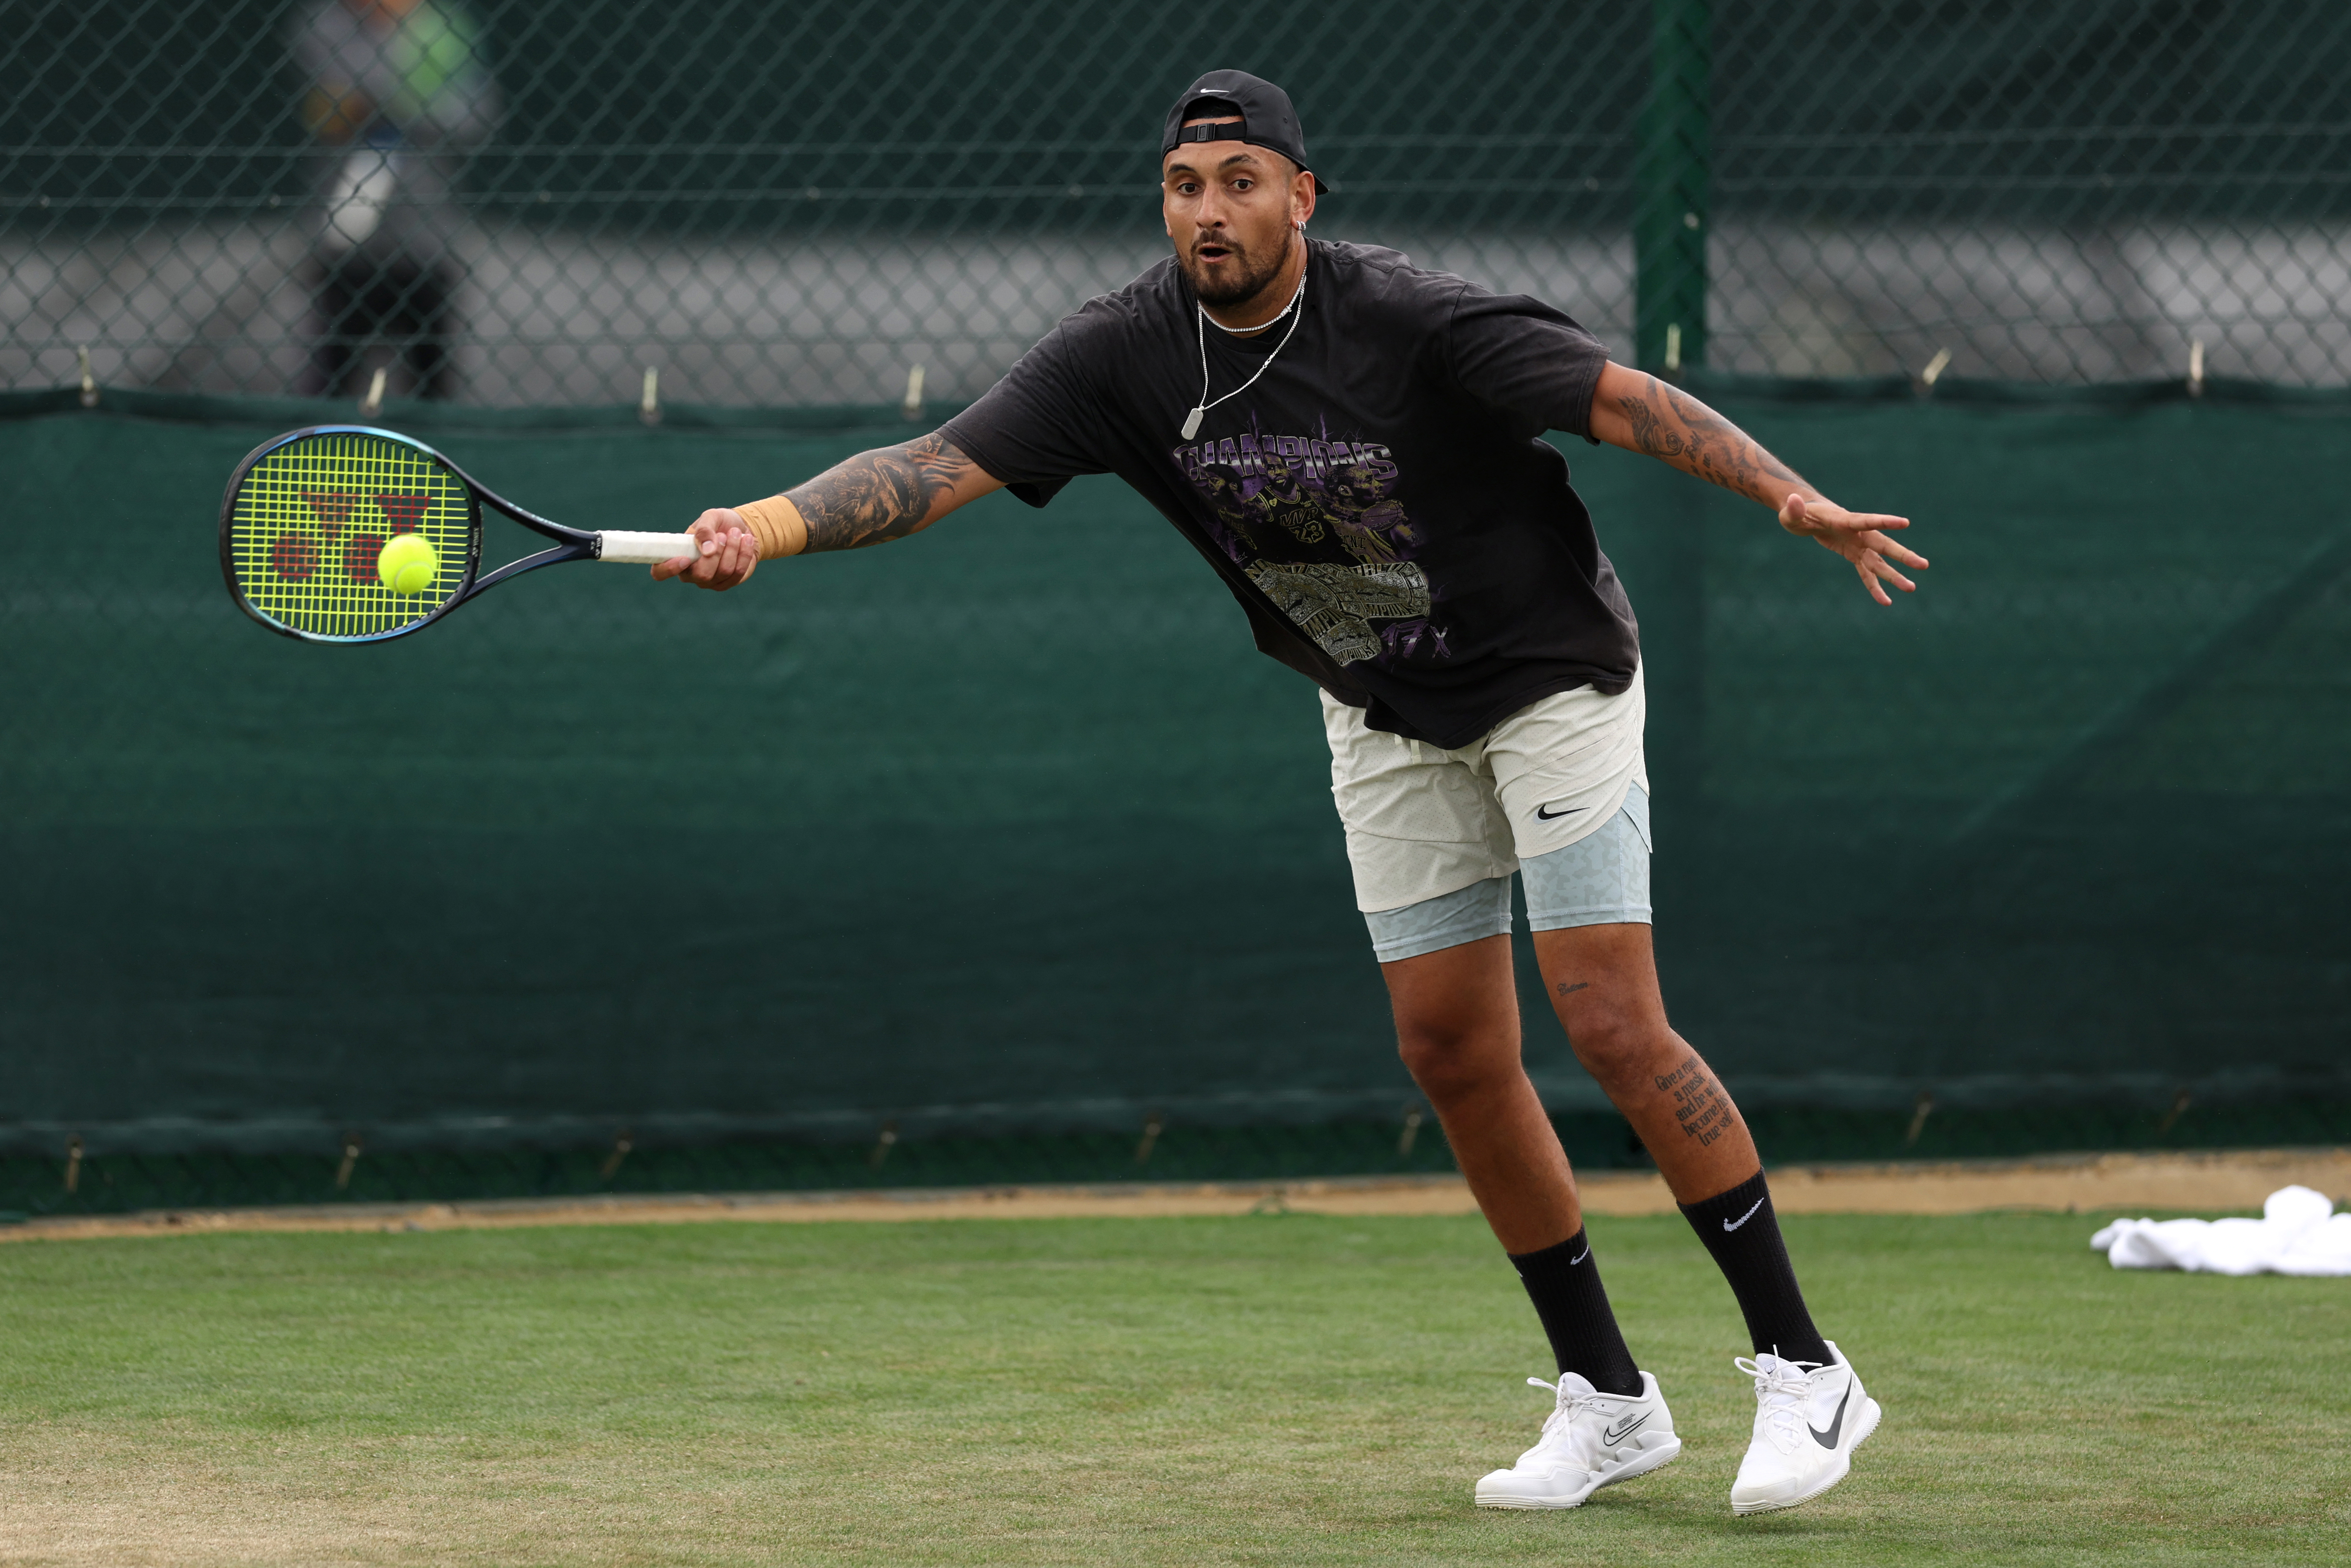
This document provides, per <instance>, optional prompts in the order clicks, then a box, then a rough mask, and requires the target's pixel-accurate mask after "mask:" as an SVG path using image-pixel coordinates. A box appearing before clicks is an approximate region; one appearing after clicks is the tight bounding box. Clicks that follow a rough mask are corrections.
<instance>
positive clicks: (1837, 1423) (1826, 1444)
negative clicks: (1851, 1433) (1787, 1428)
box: [1804, 1383, 1853, 1448]
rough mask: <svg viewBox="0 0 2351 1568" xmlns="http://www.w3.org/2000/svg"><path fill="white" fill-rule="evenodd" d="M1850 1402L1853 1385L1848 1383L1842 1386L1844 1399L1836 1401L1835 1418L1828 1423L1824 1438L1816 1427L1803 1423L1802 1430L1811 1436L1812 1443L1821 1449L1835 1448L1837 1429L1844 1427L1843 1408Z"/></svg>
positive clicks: (1809, 1423)
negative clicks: (1826, 1433)
mask: <svg viewBox="0 0 2351 1568" xmlns="http://www.w3.org/2000/svg"><path fill="white" fill-rule="evenodd" d="M1852 1400H1853V1385H1852V1384H1850V1383H1848V1384H1846V1385H1844V1398H1843V1399H1840V1400H1838V1401H1837V1413H1836V1418H1835V1419H1834V1420H1833V1421H1831V1422H1830V1423H1829V1429H1828V1435H1827V1436H1825V1437H1823V1436H1822V1434H1821V1429H1820V1428H1819V1427H1815V1426H1813V1424H1812V1423H1811V1422H1809V1421H1807V1422H1805V1423H1804V1430H1805V1431H1807V1432H1810V1433H1811V1434H1812V1435H1813V1442H1815V1443H1818V1444H1819V1445H1820V1446H1821V1447H1822V1448H1835V1447H1836V1440H1837V1429H1838V1428H1839V1427H1843V1426H1844V1407H1845V1406H1847V1405H1848V1404H1850V1403H1852Z"/></svg>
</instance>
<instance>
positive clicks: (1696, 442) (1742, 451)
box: [1624, 376, 1812, 510]
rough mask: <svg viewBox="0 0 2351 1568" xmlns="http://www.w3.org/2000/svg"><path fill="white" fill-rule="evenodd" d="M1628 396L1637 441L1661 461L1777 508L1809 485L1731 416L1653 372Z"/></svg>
mask: <svg viewBox="0 0 2351 1568" xmlns="http://www.w3.org/2000/svg"><path fill="white" fill-rule="evenodd" d="M1641 380H1642V382H1644V383H1645V384H1644V386H1643V389H1642V391H1641V392H1639V393H1637V394H1635V395H1634V396H1631V397H1628V398H1626V399H1625V402H1624V413H1625V421H1626V422H1627V423H1630V424H1631V425H1632V427H1633V443H1634V444H1635V446H1637V447H1639V448H1640V450H1641V451H1643V452H1646V453H1647V454H1648V455H1650V456H1652V457H1655V458H1657V459H1658V460H1660V461H1661V462H1666V463H1670V464H1672V465H1674V466H1675V467H1677V468H1678V469H1680V470H1681V471H1682V472H1683V473H1685V474H1695V475H1696V476H1698V477H1699V478H1701V479H1704V480H1706V481H1707V482H1708V483H1709V484H1715V485H1719V486H1722V487H1723V488H1724V489H1726V490H1729V491H1733V492H1735V493H1737V494H1739V495H1741V496H1745V497H1749V498H1750V500H1756V501H1761V502H1762V503H1763V504H1764V505H1765V506H1767V507H1772V508H1773V509H1774V510H1777V509H1778V507H1779V506H1780V503H1781V502H1782V501H1784V500H1786V499H1787V492H1788V490H1789V489H1791V488H1794V489H1799V490H1810V489H1811V488H1812V486H1809V485H1807V484H1805V483H1804V481H1803V480H1802V478H1800V477H1798V476H1797V475H1796V472H1795V471H1794V470H1793V469H1792V468H1790V467H1789V466H1788V465H1786V464H1784V463H1782V462H1781V461H1780V460H1779V459H1778V458H1776V457H1774V456H1772V455H1771V454H1770V453H1769V452H1766V451H1764V450H1763V448H1762V447H1761V446H1759V445H1758V444H1756V443H1755V439H1754V438H1753V437H1752V436H1750V435H1749V434H1747V433H1746V432H1745V431H1743V430H1741V429H1740V428H1739V427H1738V426H1737V425H1735V424H1733V423H1730V421H1729V420H1727V419H1725V418H1723V417H1722V415H1720V414H1719V413H1715V412H1714V410H1712V409H1710V408H1708V407H1707V406H1706V404H1704V403H1702V402H1698V399H1696V398H1694V397H1691V396H1690V395H1689V394H1688V393H1687V392H1682V391H1680V390H1679V389H1678V388H1675V387H1670V386H1667V384H1666V383H1665V382H1661V381H1658V380H1657V379H1656V377H1655V376H1644V377H1642V378H1641Z"/></svg>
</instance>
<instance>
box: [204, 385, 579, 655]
mask: <svg viewBox="0 0 2351 1568" xmlns="http://www.w3.org/2000/svg"><path fill="white" fill-rule="evenodd" d="M314 435H372V436H377V437H379V438H381V439H382V440H386V441H394V442H398V443H399V444H401V445H402V446H405V447H408V448H410V449H412V450H413V451H416V452H421V453H423V455H425V456H427V457H429V458H431V459H432V460H433V461H434V462H435V463H437V464H439V465H441V466H442V467H444V468H445V469H447V470H448V471H449V474H450V475H451V476H452V477H454V478H455V480H456V481H457V483H458V484H460V485H462V486H465V497H466V515H465V573H464V575H462V576H461V577H459V579H458V580H457V589H456V591H455V592H454V593H452V594H450V595H449V597H448V598H447V599H445V600H444V601H441V603H440V604H439V605H438V606H436V607H435V608H434V611H433V612H432V613H430V614H428V615H420V616H418V617H417V618H416V619H415V620H413V621H411V622H408V623H407V624H405V625H402V626H395V627H393V628H392V630H391V631H389V632H366V633H363V634H361V635H360V636H355V637H337V636H329V635H327V634H325V633H323V632H303V631H298V630H297V629H296V628H294V627H291V626H288V625H287V624H285V623H284V622H280V621H277V620H275V619H273V618H272V617H271V616H269V615H268V614H266V613H265V612H263V611H261V610H260V609H258V608H257V607H256V605H255V604H254V603H253V601H251V600H249V599H247V598H246V595H245V588H244V586H243V584H241V583H239V582H238V581H237V576H236V560H235V555H234V553H233V550H232V546H231V538H232V536H233V533H234V530H235V523H236V503H237V498H238V497H239V496H240V495H241V494H242V493H243V492H244V489H245V479H246V475H247V474H249V473H251V472H252V471H253V466H254V465H255V464H256V463H259V462H260V461H261V460H262V459H263V458H265V457H267V456H268V455H270V454H271V453H273V452H277V451H278V450H280V449H282V448H284V447H286V446H287V445H289V444H292V443H294V442H297V441H301V440H305V439H307V438H308V437H310V436H314ZM483 507H489V508H490V509H491V510H492V511H494V512H496V513H497V514H498V515H499V516H501V517H508V518H511V519H513V520H514V521H515V522H517V523H520V524H521V525H522V526H523V527H524V528H528V529H530V530H531V531H532V532H533V533H536V534H538V535H540V536H542V537H544V538H550V539H553V540H554V541H555V545H554V547H553V548H552V549H543V550H540V551H539V552H538V554H537V555H527V556H524V557H523V558H522V559H520V560H514V561H508V562H507V564H506V565H504V566H502V567H500V568H498V569H497V570H496V571H493V572H491V573H490V574H489V575H488V576H486V577H484V576H482V575H481V570H482V508H483ZM600 543H601V541H600V538H599V536H598V535H597V534H596V533H595V532H594V531H592V530H590V529H586V528H566V527H565V526H564V525H563V524H561V523H559V522H554V521H552V520H550V519H549V518H546V517H540V516H539V515H538V513H537V512H532V511H527V510H525V509H524V508H523V507H517V506H516V505H515V504H514V503H513V502H512V501H509V500H507V498H506V497H503V496H501V495H499V494H498V493H497V492H496V491H495V490H492V489H491V488H489V486H486V485H484V484H483V483H482V482H481V481H480V480H478V479H476V478H475V477H474V476H472V475H471V474H468V473H466V472H465V470H464V469H463V468H460V467H458V466H457V465H456V464H455V463H454V462H452V461H451V460H450V459H449V457H448V456H447V455H445V454H444V453H442V452H439V451H437V450H435V449H434V448H433V447H431V446H428V445H426V444H424V443H423V442H422V441H419V440H417V439H416V437H414V436H413V435H403V434H401V433H400V432H399V431H396V430H383V429H381V428H379V427H377V426H375V425H371V424H309V425H305V426H303V427H302V428H301V429H299V430H289V431H287V432H286V434H283V435H273V436H271V437H270V438H269V439H268V440H266V441H265V442H263V443H262V444H260V445H258V446H256V447H255V448H254V449H253V450H252V451H251V452H248V453H246V456H245V461H244V462H242V463H239V464H238V465H236V470H235V472H234V473H232V474H231V475H230V476H229V478H228V490H227V492H226V494H225V495H224V496H223V497H222V499H221V517H220V557H221V575H222V576H223V577H225V579H227V580H228V591H229V595H230V597H231V598H233V599H235V601H236V606H237V608H238V609H240V610H242V611H244V612H246V614H247V615H248V616H250V617H252V618H253V619H254V620H256V621H257V622H260V623H261V624H262V625H264V626H266V627H267V628H268V629H269V630H271V631H272V632H277V633H279V634H280V635H282V636H287V637H291V638H294V639H295V640H296V641H298V642H303V643H381V642H384V641H385V640H387V639H389V638H392V637H405V636H407V635H408V634H409V633H410V632H421V631H423V629H424V628H425V627H427V626H430V625H432V624H433V622H435V621H438V620H440V619H441V618H442V617H443V616H444V615H446V614H448V613H449V612H451V611H452V610H455V609H456V608H457V606H459V605H460V604H463V603H465V601H467V600H469V599H473V598H475V597H476V596H478V595H480V594H481V593H483V592H485V591H487V590H489V589H492V588H495V587H496V586H497V585H498V584H499V583H501V582H504V581H505V580H507V579H508V578H510V577H520V576H521V575H522V574H523V573H524V572H527V571H537V570H538V569H539V568H540V567H543V566H559V565H561V564H562V563H563V562H565V561H569V560H596V559H601V556H602V551H601V548H600Z"/></svg>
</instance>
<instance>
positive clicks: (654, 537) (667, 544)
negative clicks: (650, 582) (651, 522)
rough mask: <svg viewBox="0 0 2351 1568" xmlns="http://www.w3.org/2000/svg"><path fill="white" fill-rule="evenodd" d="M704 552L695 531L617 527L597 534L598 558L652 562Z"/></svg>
mask: <svg viewBox="0 0 2351 1568" xmlns="http://www.w3.org/2000/svg"><path fill="white" fill-rule="evenodd" d="M701 553H702V547H701V546H699V545H697V544H695V542H694V536H693V535H692V534H632V533H627V532H624V531H621V530H618V529H615V530H611V531H608V532H605V533H601V534H598V535H597V536H596V559H598V560H618V561H626V562H628V563H629V564H630V565H632V566H651V565H653V563H654V562H655V561H663V560H675V559H677V558H678V557H679V556H682V555H700V554H701Z"/></svg>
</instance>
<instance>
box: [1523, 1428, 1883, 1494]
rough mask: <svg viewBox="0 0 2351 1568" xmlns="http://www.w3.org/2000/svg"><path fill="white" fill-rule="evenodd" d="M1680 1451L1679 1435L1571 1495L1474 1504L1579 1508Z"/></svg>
mask: <svg viewBox="0 0 2351 1568" xmlns="http://www.w3.org/2000/svg"><path fill="white" fill-rule="evenodd" d="M1856 1441H1858V1439H1856ZM1681 1451H1682V1440H1681V1439H1680V1438H1679V1437H1676V1438H1675V1439H1674V1440H1673V1441H1672V1442H1670V1443H1661V1444H1659V1445H1658V1446H1657V1447H1656V1448H1644V1449H1642V1450H1641V1452H1640V1455H1639V1457H1638V1458H1634V1459H1631V1460H1628V1461H1627V1462H1625V1464H1622V1465H1619V1466H1618V1467H1617V1468H1616V1469H1613V1470H1604V1471H1603V1472H1601V1475H1600V1479H1597V1480H1595V1481H1593V1483H1592V1484H1591V1485H1590V1486H1588V1487H1585V1488H1584V1489H1583V1490H1582V1491H1580V1492H1577V1493H1576V1494H1575V1495H1574V1496H1573V1497H1572V1498H1569V1497H1545V1498H1534V1497H1481V1498H1479V1500H1478V1506H1479V1508H1511V1509H1520V1510H1534V1509H1545V1508H1582V1507H1583V1501H1584V1500H1585V1499H1586V1498H1588V1497H1590V1496H1591V1495H1592V1494H1593V1492H1596V1491H1598V1490H1600V1489H1601V1488H1602V1487H1613V1486H1614V1485H1615V1484H1616V1483H1617V1482H1618V1481H1629V1480H1631V1479H1633V1478H1634V1477H1635V1476H1646V1475H1647V1474H1648V1473H1649V1472H1650V1471H1651V1470H1654V1469H1658V1468H1659V1467H1661V1466H1664V1465H1667V1464H1670V1463H1672V1462H1673V1461H1674V1460H1675V1459H1677V1458H1680V1457H1681Z"/></svg>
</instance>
